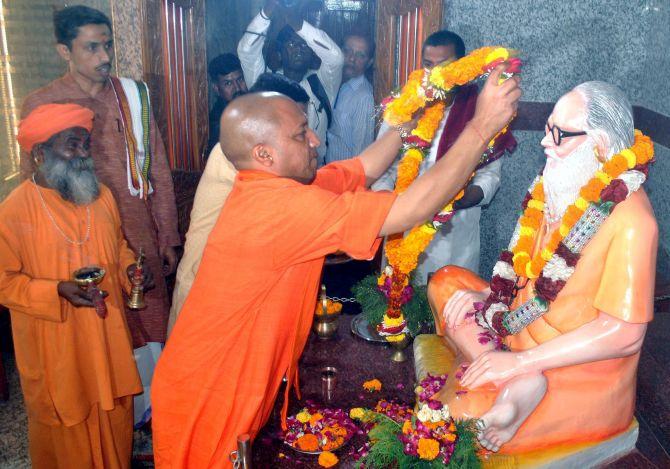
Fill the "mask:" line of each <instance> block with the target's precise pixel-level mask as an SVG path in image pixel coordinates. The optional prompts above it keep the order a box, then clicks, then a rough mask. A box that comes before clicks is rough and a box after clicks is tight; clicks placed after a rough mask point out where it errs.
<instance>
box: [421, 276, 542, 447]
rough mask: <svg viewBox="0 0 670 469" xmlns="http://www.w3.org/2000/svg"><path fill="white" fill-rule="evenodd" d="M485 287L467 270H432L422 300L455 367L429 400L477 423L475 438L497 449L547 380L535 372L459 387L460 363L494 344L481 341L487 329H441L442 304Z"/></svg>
mask: <svg viewBox="0 0 670 469" xmlns="http://www.w3.org/2000/svg"><path fill="white" fill-rule="evenodd" d="M487 286H488V284H487V283H486V282H485V281H484V280H482V279H481V278H479V277H478V276H476V275H475V274H473V273H472V272H470V271H469V270H466V269H463V268H460V267H455V266H447V267H443V268H442V269H440V270H438V271H437V272H436V273H435V275H434V276H433V277H432V278H431V281H430V284H429V286H428V300H429V303H430V306H431V310H432V311H433V316H434V318H435V327H436V329H437V331H438V334H439V335H441V336H443V337H444V338H445V340H446V341H447V342H448V344H449V346H450V347H451V348H452V349H453V350H455V351H457V360H456V363H459V365H458V368H457V369H456V370H454V372H453V373H452V374H451V376H449V377H448V380H447V383H446V384H445V386H444V387H443V388H442V390H441V391H440V392H439V393H438V394H437V395H436V396H435V398H436V399H439V400H440V401H442V402H444V403H447V404H448V405H449V408H450V411H451V412H452V415H454V417H456V418H478V419H480V422H479V425H480V433H479V435H478V438H479V441H480V442H481V444H482V446H484V447H485V448H487V449H489V450H491V451H498V450H499V449H500V447H501V446H502V445H503V444H505V443H506V442H508V441H509V440H510V439H512V437H513V436H514V435H515V434H516V432H517V430H518V429H519V427H520V426H521V424H522V423H523V422H524V421H525V420H526V419H527V418H528V416H529V415H530V414H531V413H532V412H533V410H535V408H536V407H537V406H538V404H539V403H540V402H541V401H542V398H543V397H544V395H545V393H546V390H547V380H546V378H545V377H544V375H543V374H541V373H534V374H526V375H521V376H518V377H515V378H513V379H512V380H510V381H507V382H505V383H503V384H501V383H498V385H500V387H499V388H498V387H496V385H495V384H493V383H487V384H485V385H483V386H480V387H478V388H476V389H464V388H462V387H461V386H460V382H459V375H460V374H461V373H462V372H463V370H464V368H463V365H461V364H462V363H463V362H471V361H473V360H474V359H476V358H477V357H478V356H479V355H481V354H482V353H484V352H487V351H489V350H492V349H493V348H494V346H495V344H494V343H493V342H489V341H487V340H486V336H487V335H488V334H487V331H485V330H484V329H483V328H482V327H481V326H479V325H478V324H477V323H476V322H474V321H473V320H469V321H466V322H465V323H463V324H461V325H459V326H458V327H455V328H448V327H446V326H445V320H444V317H443V310H444V306H445V305H446V304H447V302H448V301H449V299H450V298H451V296H452V295H453V294H454V293H456V292H457V291H458V290H476V291H481V290H484V289H485V288H486V287H487Z"/></svg>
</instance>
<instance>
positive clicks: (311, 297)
mask: <svg viewBox="0 0 670 469" xmlns="http://www.w3.org/2000/svg"><path fill="white" fill-rule="evenodd" d="M364 184H365V174H364V172H363V167H362V165H361V163H360V161H359V160H358V159H357V158H355V159H353V160H348V161H343V162H338V163H333V164H330V165H328V166H325V167H324V168H322V169H321V170H319V171H318V173H317V178H316V180H315V181H314V182H313V183H312V184H310V185H304V184H300V183H298V182H295V181H293V180H291V179H285V178H279V177H276V176H273V175H271V174H268V173H265V172H260V171H240V172H239V174H238V176H237V179H236V181H235V184H234V186H233V190H232V192H231V193H230V196H229V197H228V200H227V201H226V203H225V205H224V206H223V209H222V211H221V215H220V217H219V219H218V221H217V223H216V225H215V227H214V229H213V231H212V233H211V234H210V236H209V239H208V241H207V245H206V247H205V251H204V255H203V259H202V263H201V264H200V268H199V270H198V273H197V275H196V278H195V282H194V283H193V287H192V289H191V291H190V293H189V295H188V297H187V299H186V303H185V304H184V307H183V309H182V312H181V314H180V315H179V319H178V321H177V323H176V325H175V328H174V330H173V332H172V335H171V336H170V339H169V340H168V343H167V345H166V347H165V350H164V351H163V354H162V356H161V358H160V360H159V361H158V365H157V367H156V372H155V374H154V381H153V387H152V396H151V400H152V403H153V422H152V429H153V436H154V455H155V461H156V465H157V467H159V468H167V467H173V468H182V467H199V468H200V467H201V468H205V467H229V466H230V462H229V461H228V455H229V453H230V452H231V451H233V450H234V449H235V448H236V438H237V436H238V435H239V434H242V433H250V434H251V435H252V437H253V436H255V434H256V433H257V432H258V430H259V429H260V428H261V427H262V426H263V424H264V423H265V422H266V421H267V419H268V418H269V416H270V413H271V410H272V408H273V405H274V401H275V398H276V396H277V392H278V390H279V386H280V384H281V381H282V378H283V377H284V376H286V377H287V378H288V381H289V382H288V386H287V388H286V389H287V392H286V394H287V395H286V396H285V399H286V398H287V397H288V389H289V388H290V387H291V385H292V384H294V383H295V379H296V377H297V373H296V371H297V362H298V358H299V356H300V354H301V353H302V350H303V348H304V346H305V342H306V340H307V337H308V335H309V332H310V326H311V323H312V317H313V315H314V305H315V302H316V296H317V291H318V286H319V279H320V277H321V269H322V267H323V262H324V257H325V256H326V255H327V254H329V253H332V252H335V251H338V250H341V251H344V252H346V253H347V254H349V255H350V256H352V257H354V258H357V259H370V258H372V257H373V256H374V254H375V251H376V250H377V248H378V246H379V242H380V240H379V238H378V233H379V230H380V228H381V226H382V225H383V223H384V220H385V219H386V216H387V214H388V212H389V210H390V208H391V205H392V204H393V201H394V199H395V196H394V195H393V194H392V193H390V192H370V191H368V190H366V189H365V188H364ZM285 411H286V403H285V406H284V412H285Z"/></svg>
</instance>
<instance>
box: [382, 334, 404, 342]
mask: <svg viewBox="0 0 670 469" xmlns="http://www.w3.org/2000/svg"><path fill="white" fill-rule="evenodd" d="M404 339H405V334H395V335H387V336H386V341H387V342H401V341H403V340H404Z"/></svg>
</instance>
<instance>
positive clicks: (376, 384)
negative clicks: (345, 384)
mask: <svg viewBox="0 0 670 469" xmlns="http://www.w3.org/2000/svg"><path fill="white" fill-rule="evenodd" d="M363 389H365V390H366V391H368V392H373V391H381V390H382V382H381V381H379V380H378V379H377V378H375V379H371V380H369V381H366V382H365V383H363Z"/></svg>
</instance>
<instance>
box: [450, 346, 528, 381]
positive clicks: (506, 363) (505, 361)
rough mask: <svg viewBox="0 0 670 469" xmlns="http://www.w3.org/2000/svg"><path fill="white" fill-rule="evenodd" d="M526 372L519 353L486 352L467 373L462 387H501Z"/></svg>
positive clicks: (462, 379) (464, 375)
mask: <svg viewBox="0 0 670 469" xmlns="http://www.w3.org/2000/svg"><path fill="white" fill-rule="evenodd" d="M525 372H526V370H525V369H524V362H523V360H522V358H521V355H519V354H518V353H514V352H496V351H489V352H484V353H482V354H481V355H480V356H479V357H477V359H476V360H475V361H474V362H472V364H471V365H470V366H469V367H468V369H467V370H466V371H465V373H464V374H463V378H461V385H462V386H464V387H466V388H470V389H473V388H476V387H479V386H481V385H482V384H485V383H493V384H495V385H499V384H500V383H503V382H505V381H508V380H510V379H511V378H513V377H515V376H518V375H521V374H523V373H525Z"/></svg>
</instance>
